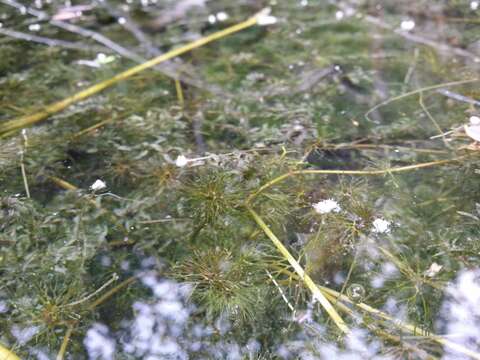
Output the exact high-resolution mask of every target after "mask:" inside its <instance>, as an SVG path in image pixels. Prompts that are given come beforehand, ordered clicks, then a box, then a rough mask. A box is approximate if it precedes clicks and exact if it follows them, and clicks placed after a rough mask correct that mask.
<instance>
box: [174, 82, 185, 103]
mask: <svg viewBox="0 0 480 360" xmlns="http://www.w3.org/2000/svg"><path fill="white" fill-rule="evenodd" d="M175 90H176V91H177V99H178V104H179V105H180V106H181V107H182V108H183V105H184V104H185V98H184V96H183V89H182V83H181V82H180V80H178V79H175Z"/></svg>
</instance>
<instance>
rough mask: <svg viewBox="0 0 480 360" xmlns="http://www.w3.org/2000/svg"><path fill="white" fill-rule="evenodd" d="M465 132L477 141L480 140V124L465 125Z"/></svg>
mask: <svg viewBox="0 0 480 360" xmlns="http://www.w3.org/2000/svg"><path fill="white" fill-rule="evenodd" d="M464 128H465V134H467V136H468V137H469V138H471V139H473V140H475V141H480V125H465V127H464Z"/></svg>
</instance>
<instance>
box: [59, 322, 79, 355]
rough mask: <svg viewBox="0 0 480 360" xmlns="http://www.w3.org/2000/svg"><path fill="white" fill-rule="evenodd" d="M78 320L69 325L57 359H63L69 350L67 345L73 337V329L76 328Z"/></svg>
mask: <svg viewBox="0 0 480 360" xmlns="http://www.w3.org/2000/svg"><path fill="white" fill-rule="evenodd" d="M75 326H76V322H75V323H72V324H70V325H68V327H67V332H66V333H65V336H64V337H63V341H62V345H61V346H60V350H59V351H58V354H57V357H56V360H63V358H64V356H65V353H66V352H67V346H68V342H69V341H70V338H71V337H72V334H73V330H74V329H75Z"/></svg>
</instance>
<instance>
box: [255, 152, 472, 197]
mask: <svg viewBox="0 0 480 360" xmlns="http://www.w3.org/2000/svg"><path fill="white" fill-rule="evenodd" d="M462 158H463V157H458V158H454V159H446V160H436V161H430V162H425V163H418V164H413V165H406V166H398V167H391V168H387V169H379V170H295V171H290V172H288V173H285V174H283V175H280V176H278V177H276V178H275V179H273V180H270V181H269V182H267V183H266V184H264V185H262V186H261V187H260V188H259V189H258V190H257V191H255V192H253V193H252V194H250V195H249V196H248V198H247V201H246V203H247V204H250V203H251V202H252V200H253V199H254V198H255V197H257V196H258V195H259V194H260V193H262V192H263V191H265V190H266V189H268V188H269V187H271V186H273V185H275V184H278V183H280V182H282V181H283V180H285V179H287V178H289V177H291V176H296V175H309V174H318V175H321V174H323V175H384V174H390V173H398V172H404V171H410V170H415V169H421V168H426V167H432V166H438V165H445V164H449V163H452V162H455V161H459V160H460V159H462Z"/></svg>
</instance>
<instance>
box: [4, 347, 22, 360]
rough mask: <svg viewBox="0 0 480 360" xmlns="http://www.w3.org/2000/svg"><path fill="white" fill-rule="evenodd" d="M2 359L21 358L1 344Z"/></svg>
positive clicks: (13, 359) (14, 359)
mask: <svg viewBox="0 0 480 360" xmlns="http://www.w3.org/2000/svg"><path fill="white" fill-rule="evenodd" d="M0 360H20V358H19V357H18V356H17V355H15V354H14V353H13V352H12V351H11V350H8V349H7V348H6V347H4V346H3V345H2V344H0Z"/></svg>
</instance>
